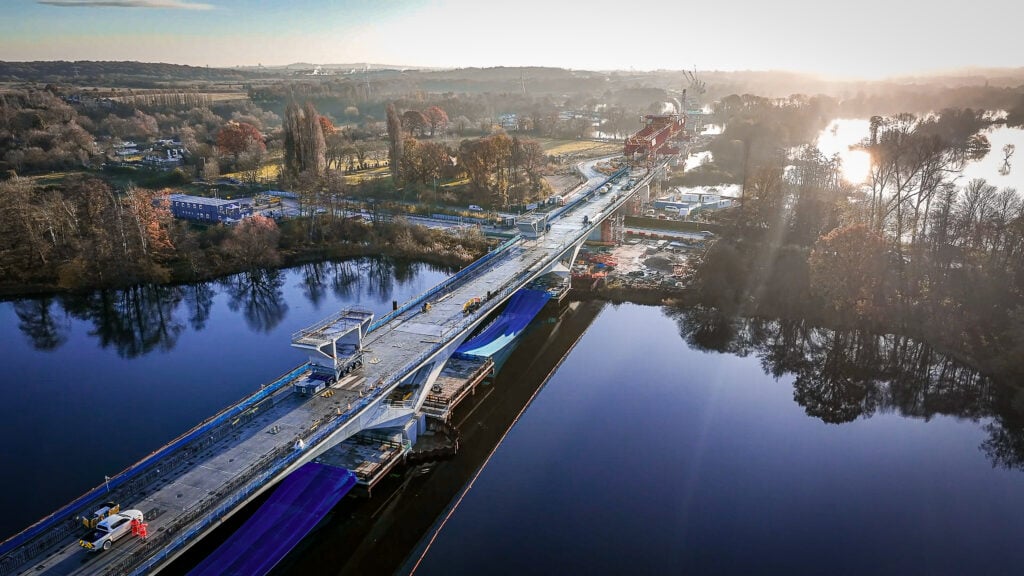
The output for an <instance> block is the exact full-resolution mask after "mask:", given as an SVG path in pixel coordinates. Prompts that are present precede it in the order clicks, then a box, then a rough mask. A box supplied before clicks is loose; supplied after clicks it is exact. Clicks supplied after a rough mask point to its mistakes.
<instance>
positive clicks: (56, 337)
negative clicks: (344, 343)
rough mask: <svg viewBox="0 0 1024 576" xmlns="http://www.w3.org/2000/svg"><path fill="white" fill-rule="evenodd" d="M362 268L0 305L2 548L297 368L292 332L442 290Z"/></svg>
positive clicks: (406, 268) (378, 265) (430, 276)
mask: <svg viewBox="0 0 1024 576" xmlns="http://www.w3.org/2000/svg"><path fill="white" fill-rule="evenodd" d="M446 276H447V273H445V272H444V271H441V270H439V269H436V268H433V267H431V266H428V265H424V264H412V265H410V264H395V263H393V262H390V261H387V260H377V259H365V260H358V261H351V262H347V263H343V264H324V265H309V266H303V267H299V268H293V269H290V270H285V271H282V272H280V273H272V274H269V275H261V276H259V277H257V278H255V279H252V278H250V277H249V276H248V275H240V276H236V277H233V278H229V279H227V280H225V281H223V282H214V283H207V284H201V285H195V286H181V287H174V288H161V289H154V288H150V289H139V290H131V291H125V292H109V293H106V294H95V295H92V296H90V297H86V298H65V299H61V300H46V299H33V300H22V301H17V302H0V338H2V341H3V343H4V346H3V348H2V349H0V365H2V366H3V368H4V369H3V371H2V372H0V386H2V389H3V393H4V401H3V402H0V421H2V422H3V423H4V436H5V440H6V447H5V449H4V452H3V462H4V465H3V466H0V510H3V511H4V513H3V514H2V515H0V535H2V536H0V539H2V538H4V537H6V536H8V535H10V534H12V533H14V532H17V531H18V530H21V529H22V528H25V527H27V526H28V525H29V524H31V523H32V522H34V521H36V520H38V519H40V518H42V517H43V516H44V515H46V514H48V513H50V512H52V511H54V510H56V509H57V508H58V507H60V506H62V505H64V504H66V503H68V502H70V501H71V500H73V499H74V498H75V497H77V496H79V495H81V494H82V493H84V492H86V491H87V490H89V489H91V488H93V487H95V486H98V485H101V484H102V483H103V477H104V476H113V475H114V474H115V473H117V472H119V471H120V470H122V469H124V468H125V467H127V466H128V465H130V464H132V463H134V462H136V461H137V460H139V459H140V458H142V457H143V456H145V455H147V454H149V453H150V452H152V451H153V450H156V449H157V448H159V447H160V446H162V445H163V444H164V443H166V442H167V441H169V440H171V439H173V438H175V437H177V436H179V435H180V434H182V433H184V432H185V431H186V430H188V429H190V428H192V427H193V426H195V425H196V424H198V423H199V422H201V421H202V420H204V419H205V418H207V417H209V416H212V415H213V414H215V413H216V412H217V411H218V410H220V409H221V408H224V407H225V406H227V405H229V404H230V403H232V402H233V401H235V400H238V399H239V398H242V397H243V396H245V395H247V394H249V393H251V392H253V391H254V390H257V389H258V388H259V386H260V385H261V384H265V383H267V382H270V381H272V380H273V379H274V378H275V377H277V376H279V375H281V374H283V373H284V372H286V371H288V370H289V369H291V368H293V367H295V366H296V365H298V364H299V363H301V362H302V361H303V359H304V355H303V354H302V353H301V352H299V351H297V350H294V349H292V348H291V347H290V346H289V343H290V341H291V340H290V338H291V334H292V333H293V332H295V331H297V330H299V329H301V328H303V327H305V326H307V325H310V324H313V323H314V322H316V321H318V320H321V319H322V318H324V317H325V316H327V315H329V314H331V313H333V312H335V311H337V310H339V309H341V308H344V307H346V306H351V305H354V304H357V303H358V304H360V305H362V306H364V307H367V308H369V309H371V310H373V311H374V312H375V313H376V314H377V315H378V316H380V315H382V314H385V313H387V312H389V311H390V310H391V301H392V300H398V301H399V302H403V301H405V300H408V299H410V298H412V297H413V296H415V295H417V294H419V293H421V292H423V291H425V290H427V289H428V288H430V287H432V286H434V285H435V284H437V283H438V282H440V281H441V280H442V279H443V278H445V277H446Z"/></svg>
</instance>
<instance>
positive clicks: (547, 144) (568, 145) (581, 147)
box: [537, 138, 622, 158]
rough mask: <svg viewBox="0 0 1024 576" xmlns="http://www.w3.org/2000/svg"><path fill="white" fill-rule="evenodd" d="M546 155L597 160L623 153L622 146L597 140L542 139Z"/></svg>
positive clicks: (541, 143)
mask: <svg viewBox="0 0 1024 576" xmlns="http://www.w3.org/2000/svg"><path fill="white" fill-rule="evenodd" d="M537 141H538V142H539V143H540V145H541V147H543V148H544V153H545V154H547V155H548V156H569V155H573V156H575V157H577V158H596V157H598V156H610V155H612V154H621V153H622V144H618V143H615V142H601V141H596V140H555V139H547V138H540V139H538V140H537Z"/></svg>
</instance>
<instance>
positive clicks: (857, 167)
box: [840, 150, 871, 184]
mask: <svg viewBox="0 0 1024 576" xmlns="http://www.w3.org/2000/svg"><path fill="white" fill-rule="evenodd" d="M840 157H841V158H842V161H843V168H842V169H843V179H844V180H846V181H847V182H849V183H850V184H863V183H865V182H867V180H868V175H870V174H871V154H868V153H867V152H866V151H864V150H848V151H846V152H844V153H842V154H841V155H840Z"/></svg>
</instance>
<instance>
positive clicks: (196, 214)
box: [168, 194, 252, 223]
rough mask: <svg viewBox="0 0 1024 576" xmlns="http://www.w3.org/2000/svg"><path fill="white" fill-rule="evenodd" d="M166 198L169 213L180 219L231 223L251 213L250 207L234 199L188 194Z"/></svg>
mask: <svg viewBox="0 0 1024 576" xmlns="http://www.w3.org/2000/svg"><path fill="white" fill-rule="evenodd" d="M168 200H170V203H171V214H172V215H173V216H174V217H175V218H180V219H182V220H194V221H196V222H212V223H218V222H222V223H231V222H237V221H239V220H241V219H242V218H244V217H246V216H251V215H252V207H250V206H242V205H241V204H239V203H238V202H236V201H234V200H221V199H220V198H205V197H203V196H190V195H188V194H171V195H170V196H169V197H168Z"/></svg>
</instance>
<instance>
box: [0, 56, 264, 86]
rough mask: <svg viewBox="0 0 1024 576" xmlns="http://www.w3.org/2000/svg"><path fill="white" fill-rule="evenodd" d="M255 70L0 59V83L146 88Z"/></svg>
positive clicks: (250, 74) (227, 78)
mask: <svg viewBox="0 0 1024 576" xmlns="http://www.w3.org/2000/svg"><path fill="white" fill-rule="evenodd" d="M265 75H266V73H264V72H261V71H259V70H251V69H249V70H243V69H235V68H205V67H199V66H185V65H181V64H163V63H152V62H93V61H78V62H67V61H47V62H42V61H40V62H0V81H2V82H40V83H74V84H80V85H84V84H91V85H97V86H127V87H150V86H160V85H166V84H167V83H177V82H239V81H244V80H252V79H256V78H262V77H264V76H265Z"/></svg>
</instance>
